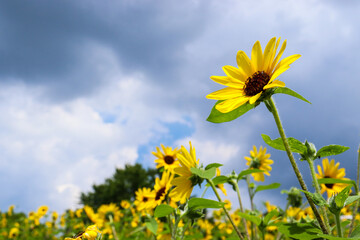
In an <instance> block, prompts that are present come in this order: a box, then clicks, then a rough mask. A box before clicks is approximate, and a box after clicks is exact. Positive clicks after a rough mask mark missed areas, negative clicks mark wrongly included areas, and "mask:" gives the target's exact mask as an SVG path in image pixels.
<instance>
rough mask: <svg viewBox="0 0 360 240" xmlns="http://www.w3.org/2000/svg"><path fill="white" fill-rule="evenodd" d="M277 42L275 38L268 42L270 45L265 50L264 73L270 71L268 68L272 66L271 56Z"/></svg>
mask: <svg viewBox="0 0 360 240" xmlns="http://www.w3.org/2000/svg"><path fill="white" fill-rule="evenodd" d="M275 40H276V38H275V37H273V38H272V39H270V41H269V42H268V44H267V45H266V47H265V50H264V63H263V70H264V71H266V69H268V67H269V65H270V62H271V54H272V52H273V49H274V46H275Z"/></svg>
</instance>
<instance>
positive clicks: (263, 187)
mask: <svg viewBox="0 0 360 240" xmlns="http://www.w3.org/2000/svg"><path fill="white" fill-rule="evenodd" d="M280 186H281V184H280V183H272V184H269V185H260V186H257V188H256V189H255V192H260V191H264V190H269V189H275V188H278V187H280Z"/></svg>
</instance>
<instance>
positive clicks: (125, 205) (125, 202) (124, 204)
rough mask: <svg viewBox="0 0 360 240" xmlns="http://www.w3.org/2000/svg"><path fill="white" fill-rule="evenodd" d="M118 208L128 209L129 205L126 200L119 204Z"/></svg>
mask: <svg viewBox="0 0 360 240" xmlns="http://www.w3.org/2000/svg"><path fill="white" fill-rule="evenodd" d="M120 206H121V207H122V208H123V209H128V208H129V207H130V206H131V205H130V203H129V201H127V200H122V201H121V203H120Z"/></svg>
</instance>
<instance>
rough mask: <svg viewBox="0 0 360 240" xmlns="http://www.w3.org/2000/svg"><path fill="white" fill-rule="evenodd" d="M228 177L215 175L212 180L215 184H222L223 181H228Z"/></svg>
mask: <svg viewBox="0 0 360 240" xmlns="http://www.w3.org/2000/svg"><path fill="white" fill-rule="evenodd" d="M228 179H229V178H228V177H226V176H217V177H215V178H214V179H213V180H212V181H213V183H214V185H215V186H216V185H218V184H222V183H226V182H227V181H228Z"/></svg>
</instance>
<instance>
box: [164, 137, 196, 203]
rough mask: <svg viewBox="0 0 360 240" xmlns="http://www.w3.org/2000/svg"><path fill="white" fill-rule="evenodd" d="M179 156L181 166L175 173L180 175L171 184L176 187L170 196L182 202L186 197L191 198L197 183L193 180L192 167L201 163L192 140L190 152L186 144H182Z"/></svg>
mask: <svg viewBox="0 0 360 240" xmlns="http://www.w3.org/2000/svg"><path fill="white" fill-rule="evenodd" d="M177 158H178V159H179V161H180V165H181V166H180V167H177V168H175V169H174V173H176V174H178V175H179V176H178V177H175V178H174V179H173V180H172V181H171V184H172V185H174V186H175V188H174V189H173V190H172V191H171V193H170V195H169V196H170V198H172V200H174V201H176V202H178V201H180V203H181V204H183V203H185V202H186V199H188V198H190V195H191V192H192V190H193V187H194V186H195V185H196V184H197V183H195V182H194V181H192V178H191V177H192V173H191V171H190V169H191V168H192V167H196V166H197V165H198V164H199V160H196V152H195V148H193V147H192V145H191V142H190V153H189V152H188V151H187V150H186V148H185V147H184V146H181V152H180V153H179V154H177Z"/></svg>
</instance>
